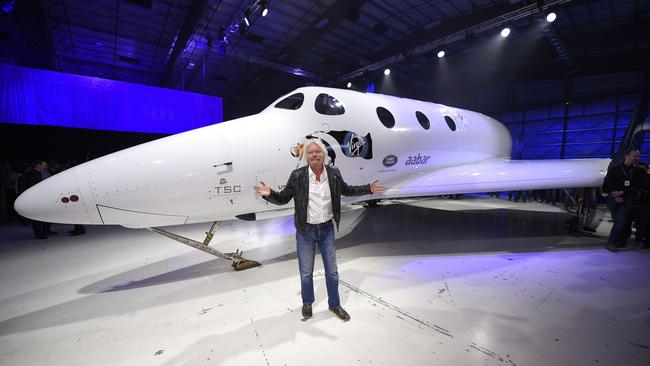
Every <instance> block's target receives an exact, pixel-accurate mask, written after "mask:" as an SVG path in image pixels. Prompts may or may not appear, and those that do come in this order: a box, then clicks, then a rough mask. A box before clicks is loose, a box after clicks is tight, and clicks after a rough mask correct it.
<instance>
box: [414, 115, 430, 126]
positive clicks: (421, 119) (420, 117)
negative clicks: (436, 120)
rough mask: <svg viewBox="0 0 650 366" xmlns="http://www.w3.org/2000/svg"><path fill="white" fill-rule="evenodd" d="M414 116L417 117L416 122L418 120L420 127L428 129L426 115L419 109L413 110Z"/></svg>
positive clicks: (428, 124)
mask: <svg viewBox="0 0 650 366" xmlns="http://www.w3.org/2000/svg"><path fill="white" fill-rule="evenodd" d="M415 118H417V119H418V122H420V126H422V128H424V129H425V130H428V129H429V127H431V124H430V123H429V118H427V116H425V115H424V113H422V112H420V111H418V112H415Z"/></svg>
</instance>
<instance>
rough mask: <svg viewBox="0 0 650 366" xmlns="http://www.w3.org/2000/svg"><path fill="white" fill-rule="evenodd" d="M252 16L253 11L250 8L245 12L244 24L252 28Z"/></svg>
mask: <svg viewBox="0 0 650 366" xmlns="http://www.w3.org/2000/svg"><path fill="white" fill-rule="evenodd" d="M250 16H251V9H250V8H248V9H246V10H245V11H244V23H246V26H247V27H250V25H251V22H250V20H249V18H250Z"/></svg>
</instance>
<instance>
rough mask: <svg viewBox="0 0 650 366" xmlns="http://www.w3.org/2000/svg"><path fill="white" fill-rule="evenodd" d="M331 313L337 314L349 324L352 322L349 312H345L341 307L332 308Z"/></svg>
mask: <svg viewBox="0 0 650 366" xmlns="http://www.w3.org/2000/svg"><path fill="white" fill-rule="evenodd" d="M330 311H331V312H333V313H334V314H336V316H338V317H339V318H340V319H341V320H343V321H346V322H347V321H348V320H350V314H348V312H347V311H345V310H343V308H342V307H340V306H337V307H335V308H330Z"/></svg>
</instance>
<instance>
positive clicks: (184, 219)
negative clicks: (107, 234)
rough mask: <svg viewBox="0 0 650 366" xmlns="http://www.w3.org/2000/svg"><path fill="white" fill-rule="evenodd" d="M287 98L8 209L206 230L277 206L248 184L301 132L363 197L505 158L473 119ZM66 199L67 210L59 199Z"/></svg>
mask: <svg viewBox="0 0 650 366" xmlns="http://www.w3.org/2000/svg"><path fill="white" fill-rule="evenodd" d="M297 93H300V94H302V95H303V102H302V105H301V106H300V108H298V109H284V108H277V107H275V105H276V104H277V103H278V102H280V101H282V100H285V98H286V96H285V97H282V98H280V99H278V101H276V102H274V103H273V104H271V105H270V106H269V107H268V108H266V109H265V110H263V111H262V112H260V113H258V114H255V115H252V116H248V117H244V118H239V119H236V120H231V121H228V122H224V123H219V124H216V125H212V126H208V127H203V128H200V129H196V130H192V131H188V132H184V133H181V134H177V135H173V136H169V137H166V138H162V139H160V140H156V141H152V142H149V143H145V144H142V145H139V146H135V147H132V148H129V149H126V150H122V151H119V152H116V153H113V154H110V155H107V156H104V157H101V158H98V159H95V160H92V161H90V162H87V163H84V164H81V165H79V166H76V167H74V168H72V169H69V170H67V171H65V172H62V173H59V174H57V175H55V176H52V177H51V178H49V179H47V180H46V181H44V182H42V183H40V184H38V185H36V186H35V187H32V188H31V189H29V190H28V191H27V192H25V194H23V195H21V196H20V198H19V200H17V203H16V209H17V210H18V211H19V212H20V213H21V214H23V215H24V216H27V217H30V218H33V219H37V220H42V221H48V222H60V223H78V224H119V225H124V226H127V227H151V226H165V225H177V224H185V223H196V222H207V221H215V220H224V219H231V218H233V217H235V216H237V215H242V214H248V213H263V212H268V211H274V210H278V209H281V207H278V206H274V205H270V204H268V203H267V202H266V201H264V200H263V199H261V198H260V197H259V196H257V195H256V194H255V193H254V191H253V186H254V185H256V184H259V182H260V181H263V182H265V183H266V184H267V185H269V186H270V187H271V188H273V189H275V190H279V189H282V187H283V186H284V184H285V183H286V180H287V178H288V177H289V174H290V173H291V171H292V170H293V169H295V168H296V167H297V166H298V165H299V160H298V158H296V157H294V156H292V155H291V150H292V146H294V145H295V144H296V143H300V142H303V141H304V140H305V139H306V137H307V136H312V137H318V138H321V139H322V140H324V141H325V142H326V143H327V144H328V145H330V146H331V148H332V150H333V152H334V154H335V155H336V159H335V165H336V166H337V167H338V168H339V169H340V170H341V172H342V175H343V177H344V179H345V180H346V182H347V183H348V184H354V185H359V184H367V183H369V182H370V181H372V180H375V179H379V181H380V184H382V185H384V186H385V187H387V188H388V191H387V192H385V193H384V194H380V195H377V196H376V197H372V198H387V197H400V196H406V195H408V192H409V189H413V186H412V183H409V182H414V181H417V180H418V179H420V180H422V178H424V177H425V176H426V175H427V174H430V173H431V172H435V171H442V170H441V169H449V168H453V167H455V166H459V165H460V166H471V164H475V163H479V162H489V161H497V162H502V161H506V160H508V159H509V158H510V152H511V147H512V141H511V137H510V134H509V132H508V131H507V129H506V128H505V127H504V126H503V125H502V124H501V123H499V122H498V121H496V120H494V119H492V118H490V117H488V116H485V115H483V114H480V113H476V112H471V111H467V110H462V109H457V108H451V107H447V106H444V105H440V104H435V103H428V102H421V101H416V100H410V99H404V98H397V97H390V96H385V95H379V94H365V93H360V92H355V91H350V90H341V89H332V88H321V87H305V88H300V89H298V90H296V91H294V92H292V93H290V95H295V94H297ZM320 94H327V95H330V96H332V97H334V98H336V100H337V101H338V102H339V103H340V105H341V106H343V108H344V109H345V111H344V113H342V114H339V115H326V114H322V113H319V112H317V110H316V108H315V101H316V100H317V97H318V95H320ZM378 107H381V108H385V109H386V110H388V111H390V112H391V113H392V115H393V116H394V121H395V123H394V126H393V127H392V128H388V127H386V126H385V125H384V124H382V122H381V121H380V118H379V117H378V112H377V108H378ZM416 112H421V113H423V114H424V115H425V116H426V117H427V119H428V121H429V124H430V127H429V128H428V129H425V128H424V127H423V126H422V125H421V123H420V122H418V118H417V117H416ZM445 116H447V120H448V119H451V120H452V121H453V124H454V125H455V130H452V128H453V126H450V125H449V123H448V121H447V120H446V119H445ZM368 134H369V138H367V139H366V138H365V137H366V136H368ZM364 149H365V150H364ZM370 149H371V151H369V150H370ZM344 150H345V152H344ZM346 152H347V153H346ZM369 152H371V154H372V158H370V157H369ZM364 154H365V155H364ZM601 165H602V164H601ZM429 179H432V178H431V177H429ZM452 180H453V179H452ZM459 182H460V181H459ZM524 186H526V185H523V186H522V187H524ZM423 187H424V186H423ZM441 187H444V188H440V189H435V188H430V186H426V187H425V188H424V193H425V194H444V193H456V192H454V189H453V187H454V185H453V184H452V185H451V186H450V185H445V186H441ZM450 187H452V188H450ZM402 188H404V190H402ZM406 188H409V189H406ZM416 188H417V187H416ZM467 189H475V191H482V190H483V189H481V185H480V184H477V185H476V187H472V188H465V189H463V191H467ZM485 189H487V188H485ZM489 189H490V190H492V189H493V188H492V187H490V188H489ZM416 191H417V189H416ZM73 195H75V196H77V197H78V200H77V201H76V202H73V201H72V200H69V198H70V197H71V196H73ZM64 198H68V202H65V203H64V202H63V201H65V199H64ZM367 199H370V197H369V196H365V197H355V198H354V199H353V200H348V201H347V202H348V203H349V202H353V201H363V200H367ZM291 204H292V203H290V205H291ZM284 208H286V207H284Z"/></svg>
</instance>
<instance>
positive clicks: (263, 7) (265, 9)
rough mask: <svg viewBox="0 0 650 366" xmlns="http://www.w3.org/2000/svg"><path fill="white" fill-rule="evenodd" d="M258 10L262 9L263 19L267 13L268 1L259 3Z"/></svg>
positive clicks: (262, 0)
mask: <svg viewBox="0 0 650 366" xmlns="http://www.w3.org/2000/svg"><path fill="white" fill-rule="evenodd" d="M260 9H262V17H265V16H266V14H268V13H269V2H268V0H261V1H260Z"/></svg>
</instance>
